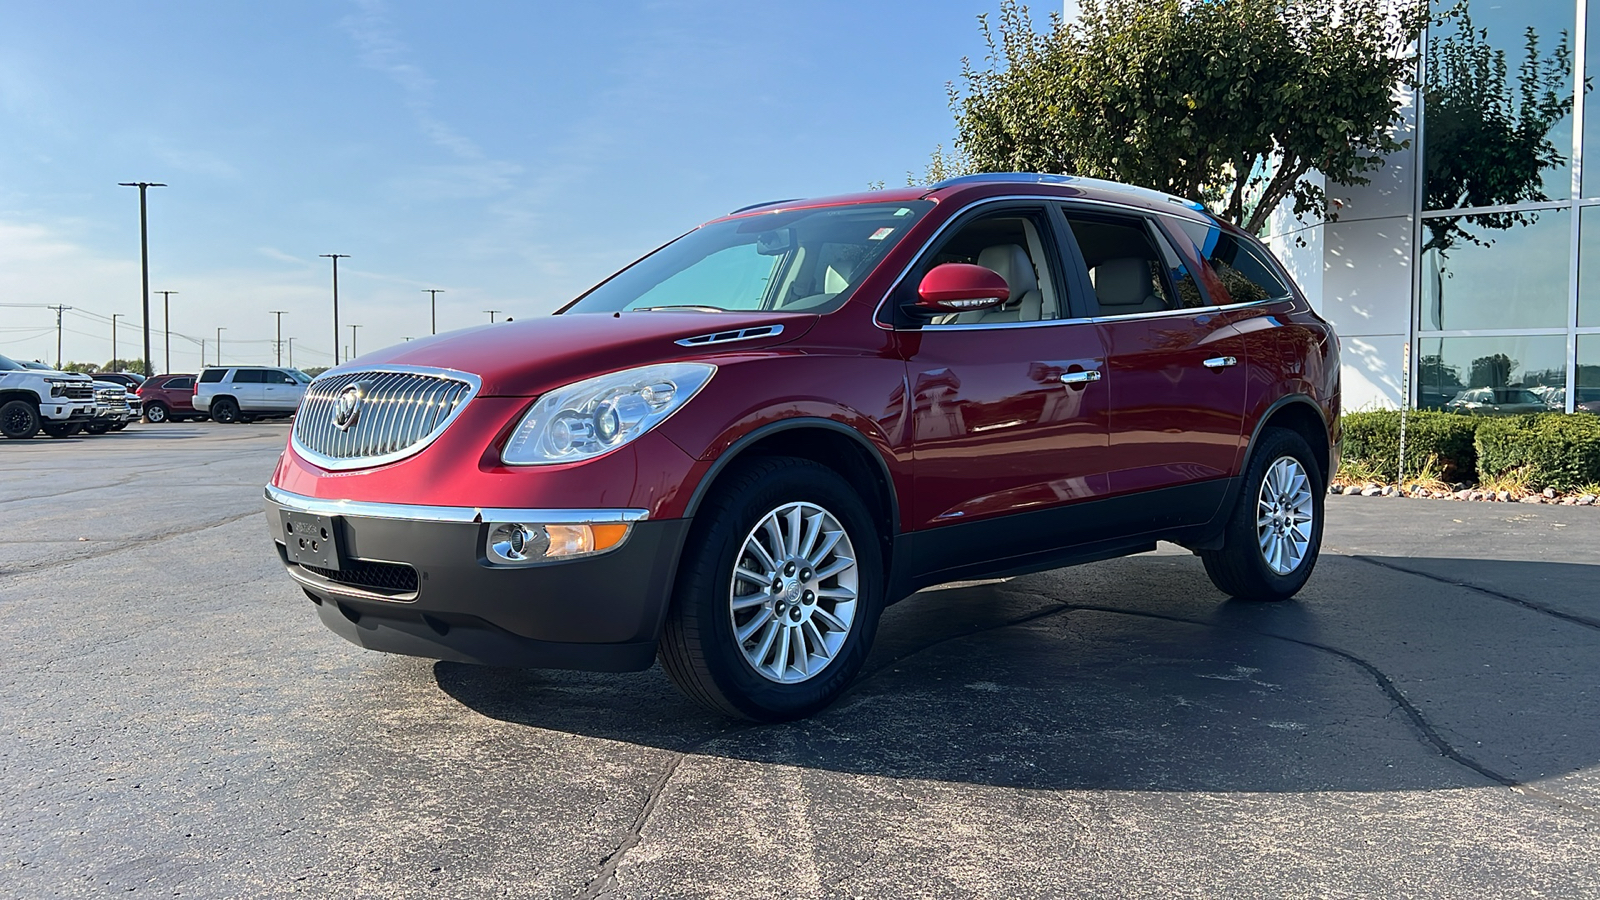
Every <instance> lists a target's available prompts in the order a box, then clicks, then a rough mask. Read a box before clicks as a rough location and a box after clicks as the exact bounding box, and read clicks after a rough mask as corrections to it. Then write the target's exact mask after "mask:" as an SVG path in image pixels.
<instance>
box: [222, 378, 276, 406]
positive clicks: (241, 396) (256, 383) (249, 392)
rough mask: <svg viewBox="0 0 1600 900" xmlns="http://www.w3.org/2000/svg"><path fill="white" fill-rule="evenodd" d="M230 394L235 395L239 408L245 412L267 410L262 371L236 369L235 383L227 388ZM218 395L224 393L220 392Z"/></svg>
mask: <svg viewBox="0 0 1600 900" xmlns="http://www.w3.org/2000/svg"><path fill="white" fill-rule="evenodd" d="M225 387H226V389H227V392H228V393H231V394H233V397H234V399H235V400H238V401H239V408H240V409H245V410H251V409H266V408H267V407H266V405H265V404H266V397H265V396H263V393H264V392H263V391H262V387H263V385H262V384H261V370H260V369H234V370H233V382H232V383H231V384H228V385H226V386H225ZM218 393H222V392H221V391H219V392H218Z"/></svg>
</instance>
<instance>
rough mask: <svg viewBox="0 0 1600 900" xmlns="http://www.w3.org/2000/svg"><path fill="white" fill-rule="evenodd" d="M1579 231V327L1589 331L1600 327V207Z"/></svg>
mask: <svg viewBox="0 0 1600 900" xmlns="http://www.w3.org/2000/svg"><path fill="white" fill-rule="evenodd" d="M1596 113H1597V114H1600V110H1596ZM1585 130H1587V128H1585ZM1596 146H1597V147H1600V145H1596ZM1578 228H1579V231H1578V327H1580V328H1588V327H1593V326H1600V207H1596V206H1586V207H1584V208H1583V210H1582V211H1581V212H1580V213H1579V219H1578Z"/></svg>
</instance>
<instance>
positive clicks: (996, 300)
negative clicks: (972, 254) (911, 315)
mask: <svg viewBox="0 0 1600 900" xmlns="http://www.w3.org/2000/svg"><path fill="white" fill-rule="evenodd" d="M1009 299H1011V288H1010V287H1008V286H1007V285H1006V280H1005V279H1004V278H1001V277H1000V273H999V272H996V271H995V270H993V269H986V268H984V267H983V266H974V265H970V264H968V263H945V264H944V265H942V266H934V267H933V268H932V269H931V270H929V271H928V274H927V275H924V276H923V277H922V283H921V284H919V285H917V300H916V302H915V303H914V304H913V305H914V306H915V307H916V308H917V309H919V310H922V311H924V312H929V313H953V312H972V311H973V310H978V309H992V308H994V307H996V306H999V305H1000V304H1002V303H1004V302H1006V301H1007V300H1009Z"/></svg>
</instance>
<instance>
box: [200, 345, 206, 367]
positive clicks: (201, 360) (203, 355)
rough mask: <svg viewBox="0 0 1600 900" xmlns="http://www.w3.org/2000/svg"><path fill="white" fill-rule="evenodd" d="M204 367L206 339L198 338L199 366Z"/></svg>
mask: <svg viewBox="0 0 1600 900" xmlns="http://www.w3.org/2000/svg"><path fill="white" fill-rule="evenodd" d="M205 367H206V339H205V338H201V339H200V368H202V369H204V368H205Z"/></svg>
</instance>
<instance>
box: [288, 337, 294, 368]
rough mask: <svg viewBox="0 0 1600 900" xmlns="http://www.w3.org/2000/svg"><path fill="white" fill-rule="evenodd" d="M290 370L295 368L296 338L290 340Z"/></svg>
mask: <svg viewBox="0 0 1600 900" xmlns="http://www.w3.org/2000/svg"><path fill="white" fill-rule="evenodd" d="M289 368H291V369H292V368H294V338H289Z"/></svg>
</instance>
